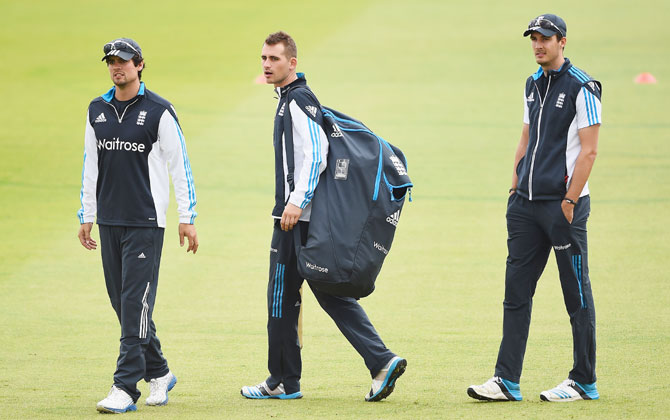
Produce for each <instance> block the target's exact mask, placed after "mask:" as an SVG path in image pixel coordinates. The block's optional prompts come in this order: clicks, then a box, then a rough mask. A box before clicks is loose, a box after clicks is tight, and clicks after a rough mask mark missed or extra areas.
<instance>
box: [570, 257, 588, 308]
mask: <svg viewBox="0 0 670 420" xmlns="http://www.w3.org/2000/svg"><path fill="white" fill-rule="evenodd" d="M572 266H573V268H574V269H575V275H576V276H577V285H578V286H579V298H580V300H581V302H582V308H584V309H586V300H585V299H584V293H583V292H582V256H581V255H573V256H572Z"/></svg>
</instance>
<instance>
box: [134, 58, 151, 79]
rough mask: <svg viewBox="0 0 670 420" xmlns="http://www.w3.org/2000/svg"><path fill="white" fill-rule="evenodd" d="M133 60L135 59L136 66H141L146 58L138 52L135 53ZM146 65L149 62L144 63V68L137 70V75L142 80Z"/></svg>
mask: <svg viewBox="0 0 670 420" xmlns="http://www.w3.org/2000/svg"><path fill="white" fill-rule="evenodd" d="M132 60H133V64H134V65H135V67H137V66H139V65H140V64H142V63H143V62H144V58H142V57H140V56H139V55H137V54H135V55H134V56H133V58H132ZM146 66H147V64H146V63H144V66H142V70H140V71H138V72H137V77H138V78H139V79H140V80H142V72H143V71H144V69H145V68H146Z"/></svg>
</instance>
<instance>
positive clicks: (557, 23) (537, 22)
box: [523, 14, 568, 37]
mask: <svg viewBox="0 0 670 420" xmlns="http://www.w3.org/2000/svg"><path fill="white" fill-rule="evenodd" d="M531 32H539V33H541V34H542V35H544V36H552V35H554V34H559V35H561V36H562V37H566V36H568V28H567V27H566V25H565V21H564V20H563V19H561V18H560V17H558V16H556V15H552V14H546V15H540V16H538V17H536V18H535V19H533V20H531V21H530V23H529V24H528V29H526V32H524V33H523V36H528V35H530V34H531Z"/></svg>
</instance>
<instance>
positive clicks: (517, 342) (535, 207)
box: [495, 194, 596, 384]
mask: <svg viewBox="0 0 670 420" xmlns="http://www.w3.org/2000/svg"><path fill="white" fill-rule="evenodd" d="M590 211H591V203H590V198H589V196H584V197H581V198H580V199H579V201H578V202H577V204H576V206H575V209H574V218H573V220H572V223H568V221H567V219H566V218H565V216H564V215H563V211H562V210H561V201H560V200H549V201H529V200H528V199H527V198H524V197H521V196H519V195H518V194H512V195H511V196H510V198H509V202H508V206H507V232H508V238H507V248H508V253H509V255H508V257H507V271H506V274H505V301H504V302H503V308H504V318H503V338H502V342H501V343H500V350H499V352H498V361H497V363H496V369H495V375H496V376H500V377H502V378H504V379H507V380H510V381H512V382H517V383H518V382H519V380H520V377H521V369H522V366H523V358H524V354H525V352H526V342H527V340H528V329H529V327H530V315H531V309H532V307H533V295H534V294H535V287H536V286H537V281H538V280H539V278H540V275H541V274H542V271H543V270H544V267H545V265H546V264H547V259H548V258H549V252H550V251H551V249H552V248H553V249H554V253H555V255H556V262H557V264H558V271H559V276H560V280H561V288H562V289H563V299H564V302H565V308H566V309H567V312H568V315H569V316H570V324H571V325H572V338H573V357H574V364H573V367H572V370H571V371H570V374H569V378H570V379H572V380H574V381H577V382H580V383H586V384H590V383H592V382H595V381H596V373H595V367H596V325H595V324H596V316H595V309H594V306H593V295H592V293H591V282H590V281H589V270H588V252H587V241H586V222H587V219H588V217H589V213H590Z"/></svg>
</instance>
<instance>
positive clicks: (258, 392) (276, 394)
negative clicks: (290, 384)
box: [240, 381, 302, 400]
mask: <svg viewBox="0 0 670 420" xmlns="http://www.w3.org/2000/svg"><path fill="white" fill-rule="evenodd" d="M240 394H242V395H244V396H245V397H246V398H250V399H253V400H265V399H268V398H277V399H280V400H294V399H297V398H302V393H301V392H300V391H298V392H294V393H292V394H287V393H286V392H285V391H284V384H279V385H278V386H277V388H275V389H270V387H269V386H268V384H267V382H265V381H263V382H261V383H260V384H258V385H254V386H243V387H242V389H241V390H240Z"/></svg>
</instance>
